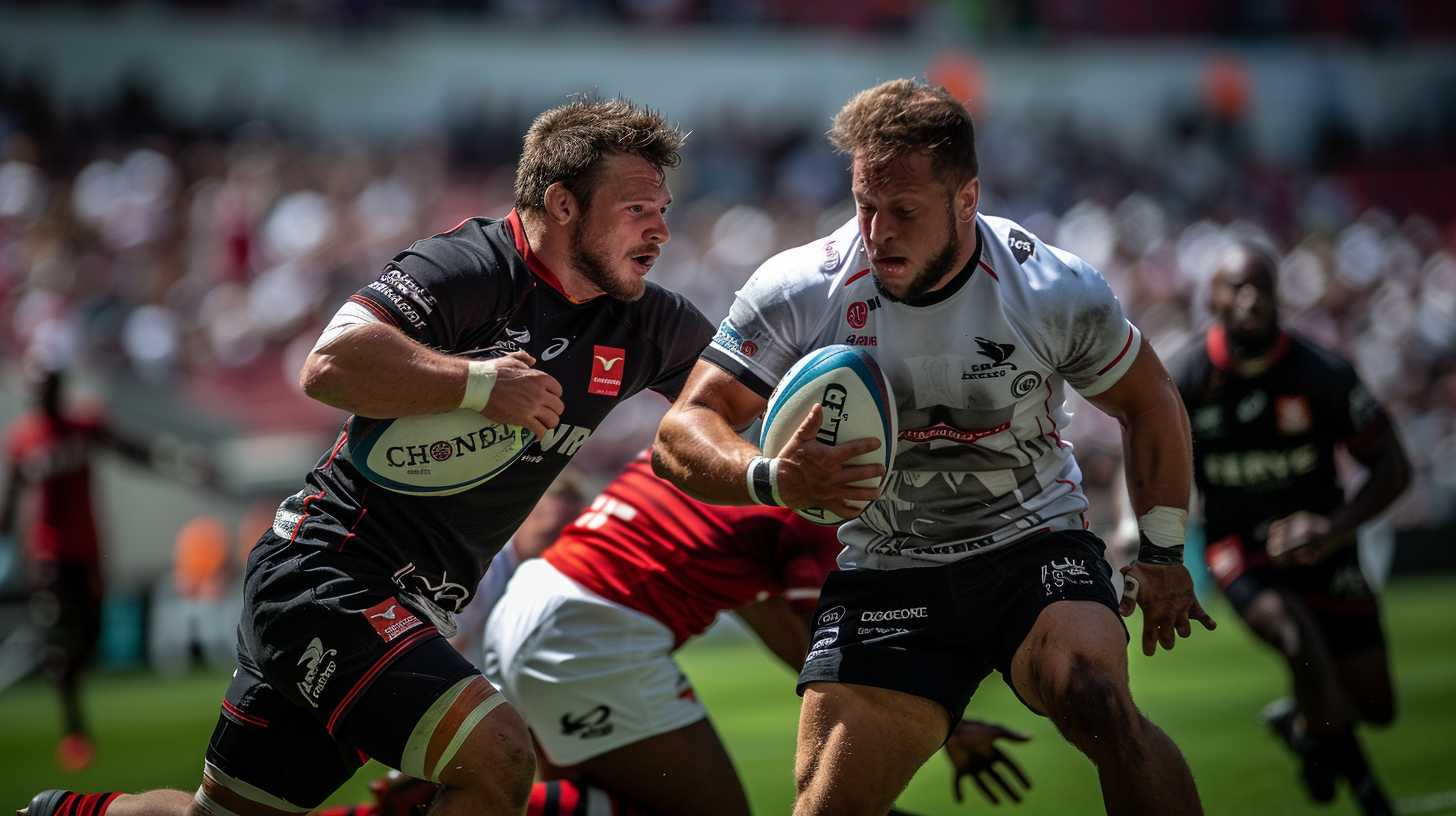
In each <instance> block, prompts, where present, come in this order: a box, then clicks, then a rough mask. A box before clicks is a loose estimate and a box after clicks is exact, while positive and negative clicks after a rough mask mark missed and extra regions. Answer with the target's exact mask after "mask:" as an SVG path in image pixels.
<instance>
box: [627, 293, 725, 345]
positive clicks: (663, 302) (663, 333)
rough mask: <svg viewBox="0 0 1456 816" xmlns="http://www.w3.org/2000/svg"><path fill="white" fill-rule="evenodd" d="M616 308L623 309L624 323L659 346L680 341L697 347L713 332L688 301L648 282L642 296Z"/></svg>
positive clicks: (679, 294)
mask: <svg viewBox="0 0 1456 816" xmlns="http://www.w3.org/2000/svg"><path fill="white" fill-rule="evenodd" d="M619 308H623V309H625V311H626V315H625V317H624V319H623V321H622V323H623V325H624V326H629V327H633V328H635V329H640V330H641V333H642V335H643V336H644V337H645V338H646V339H648V340H649V342H653V343H657V344H659V345H661V344H664V343H666V344H671V343H678V342H682V343H696V344H698V346H699V347H701V346H703V345H707V342H708V338H710V337H711V336H712V334H713V326H712V324H711V323H709V322H708V318H706V317H704V316H703V313H702V312H701V311H699V310H698V307H697V306H695V305H693V302H692V301H691V300H689V299H688V298H687V297H686V296H685V295H683V294H682V293H681V292H675V291H673V290H671V289H668V288H666V287H664V286H662V285H661V284H658V283H654V282H652V281H648V282H647V288H646V289H644V290H643V292H642V297H640V298H638V299H637V300H635V301H632V302H631V303H626V304H620V306H619Z"/></svg>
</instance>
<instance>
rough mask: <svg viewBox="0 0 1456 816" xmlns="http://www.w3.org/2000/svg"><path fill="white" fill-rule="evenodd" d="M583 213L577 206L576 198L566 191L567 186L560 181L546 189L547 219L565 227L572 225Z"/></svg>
mask: <svg viewBox="0 0 1456 816" xmlns="http://www.w3.org/2000/svg"><path fill="white" fill-rule="evenodd" d="M580 213H581V207H580V206H579V205H578V204H577V201H576V196H574V195H572V193H571V191H570V190H568V189H566V185H565V184H562V183H561V182H559V181H556V182H552V184H551V186H550V187H547V188H546V217H547V218H549V219H551V220H552V221H554V222H555V223H557V224H559V225H561V226H565V225H567V224H570V223H571V221H572V219H573V218H576V216H577V215H578V214H580Z"/></svg>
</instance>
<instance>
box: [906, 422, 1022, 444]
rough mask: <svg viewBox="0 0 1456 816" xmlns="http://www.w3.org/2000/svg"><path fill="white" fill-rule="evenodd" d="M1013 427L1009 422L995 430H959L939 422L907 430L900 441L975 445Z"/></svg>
mask: <svg viewBox="0 0 1456 816" xmlns="http://www.w3.org/2000/svg"><path fill="white" fill-rule="evenodd" d="M1010 427H1011V421H1010V420H1007V421H1005V422H1003V423H1001V424H1000V425H997V426H996V427H994V428H957V427H955V426H953V425H950V424H947V423H945V422H937V423H935V424H934V425H930V426H927V427H924V428H906V429H905V430H903V431H900V439H901V440H903V441H905V442H914V443H917V444H919V443H923V442H934V441H936V440H941V439H945V440H949V441H951V442H956V443H958V444H961V445H974V444H976V443H977V442H979V441H981V440H982V439H985V438H986V437H988V436H995V435H996V434H998V433H1002V432H1004V431H1006V430H1007V429H1009V428H1010Z"/></svg>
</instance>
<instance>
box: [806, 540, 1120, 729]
mask: <svg viewBox="0 0 1456 816" xmlns="http://www.w3.org/2000/svg"><path fill="white" fill-rule="evenodd" d="M1104 550H1105V546H1104V545H1103V543H1102V541H1101V540H1100V539H1098V538H1097V536H1095V535H1092V534H1091V533H1088V532H1084V531H1082V530H1069V531H1065V532H1053V533H1047V534H1045V535H1042V536H1040V537H1038V538H1035V539H1033V540H1030V541H1025V542H1021V543H1018V544H1014V545H1012V546H1010V547H1008V548H1006V549H1004V550H1001V551H997V552H990V553H986V554H984V555H978V556H975V557H974V558H967V559H965V560H963V561H959V562H957V563H954V564H947V565H945V566H940V567H912V568H909V569H898V570H846V571H841V572H832V573H830V574H829V579H828V580H827V581H826V582H825V583H824V589H823V591H822V592H821V593H820V596H819V610H818V612H817V613H816V614H815V617H814V631H813V633H812V635H811V637H810V648H809V655H808V657H807V658H806V659H805V661H804V668H803V670H802V671H801V672H800V674H799V685H798V691H799V694H801V695H802V694H803V693H804V687H805V686H807V685H808V684H810V683H823V682H829V683H856V684H859V685H865V686H876V687H879V688H887V689H892V690H895V691H902V692H905V693H906V694H914V695H916V696H918V697H924V698H926V699H929V700H934V701H935V702H937V703H940V704H941V705H942V706H944V707H945V709H946V711H948V712H949V713H950V716H951V722H952V723H955V722H958V721H959V720H960V718H961V715H962V714H963V713H964V712H965V709H966V704H967V703H969V702H970V699H971V695H972V694H974V693H975V691H976V687H977V686H979V685H980V683H981V681H982V680H983V679H985V677H986V676H987V675H988V674H990V673H991V671H992V670H993V669H994V670H998V671H1000V672H1001V677H1002V679H1003V680H1005V682H1006V684H1007V685H1008V686H1010V685H1011V658H1012V657H1013V656H1014V655H1015V654H1016V650H1017V648H1019V647H1020V646H1021V641H1022V640H1023V639H1025V637H1026V635H1027V633H1028V632H1030V631H1031V627H1032V625H1033V624H1034V623H1036V619H1037V616H1038V615H1040V614H1041V611H1042V610H1043V609H1045V608H1047V607H1048V606H1050V605H1052V604H1054V603H1056V602H1057V601H1093V602H1095V603H1100V604H1102V605H1104V606H1106V607H1107V608H1109V609H1111V610H1112V611H1113V614H1117V594H1116V592H1115V591H1114V589H1113V584H1112V567H1111V566H1110V565H1109V564H1108V563H1107V560H1106V559H1105V558H1104V557H1103V552H1104ZM1118 620H1119V621H1121V620H1122V618H1121V616H1119V617H1118ZM1125 631H1126V630H1125V629H1124V632H1125ZM1012 691H1013V692H1014V691H1015V689H1014V688H1013V689H1012Z"/></svg>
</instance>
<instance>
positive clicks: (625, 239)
mask: <svg viewBox="0 0 1456 816" xmlns="http://www.w3.org/2000/svg"><path fill="white" fill-rule="evenodd" d="M597 173H598V177H597V183H596V185H595V189H594V190H593V192H592V194H591V201H590V202H589V203H585V202H584V203H583V206H582V211H581V214H580V217H578V218H577V219H576V222H575V224H574V226H573V227H572V230H571V245H570V252H571V264H572V266H573V267H574V268H575V269H576V270H577V271H579V272H580V273H581V274H582V276H583V277H585V278H586V279H587V280H588V281H590V282H591V283H592V285H593V286H595V287H596V288H598V289H600V290H602V292H603V293H604V294H606V295H607V296H609V297H613V298H616V299H617V300H636V299H638V298H640V297H642V293H643V292H645V291H647V280H646V278H647V273H648V272H649V271H651V270H652V266H653V264H655V263H656V262H657V258H658V256H659V255H660V254H661V252H662V245H663V244H666V243H667V241H668V238H669V237H670V234H669V232H668V229H667V220H666V212H667V207H668V205H669V204H671V203H672V193H671V192H670V191H669V190H668V189H667V182H666V179H665V178H664V177H663V172H662V169H661V168H659V167H657V166H656V165H653V164H652V163H651V162H649V161H647V160H646V159H644V158H641V157H640V156H633V155H623V154H616V155H610V156H606V157H604V158H603V159H602V165H601V167H600V168H599V169H598V170H597Z"/></svg>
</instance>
